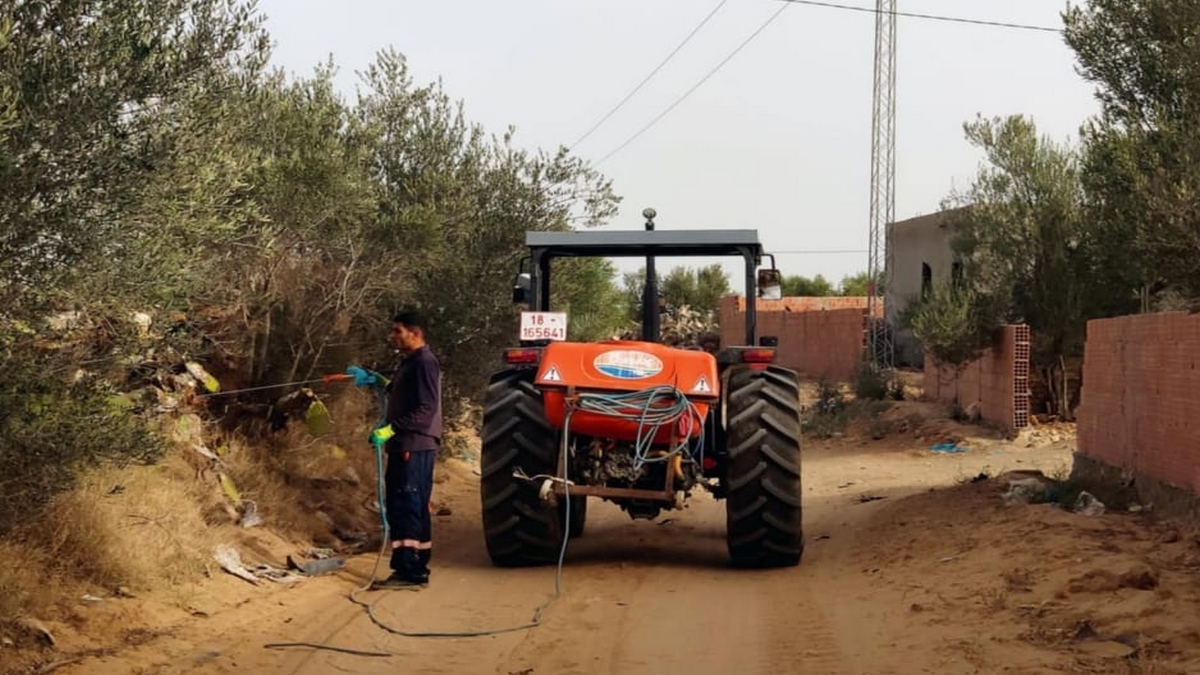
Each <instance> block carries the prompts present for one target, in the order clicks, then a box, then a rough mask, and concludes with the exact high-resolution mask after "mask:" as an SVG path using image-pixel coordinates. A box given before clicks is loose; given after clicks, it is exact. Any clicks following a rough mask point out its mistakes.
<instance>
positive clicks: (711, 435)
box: [480, 209, 804, 567]
mask: <svg viewBox="0 0 1200 675" xmlns="http://www.w3.org/2000/svg"><path fill="white" fill-rule="evenodd" d="M644 215H645V216H646V219H647V220H646V227H645V231H637V230H634V231H583V232H529V233H527V234H526V245H527V246H528V248H529V252H530V255H529V257H528V258H527V260H528V268H527V270H528V271H527V272H522V273H521V274H519V275H518V278H517V283H516V284H515V286H514V294H513V299H514V302H517V303H520V304H527V305H528V307H529V311H524V312H522V321H521V341H520V346H519V347H514V348H511V349H508V350H506V352H505V361H506V367H505V368H504V369H503V370H501V371H500V372H497V373H495V374H494V375H493V376H492V377H491V380H490V383H489V385H488V390H487V398H486V403H485V408H484V421H483V449H482V456H481V464H482V479H481V485H480V497H481V501H482V509H483V526H484V537H485V539H486V544H487V550H488V553H489V555H490V556H491V559H492V562H493V563H494V564H496V565H499V566H506V567H507V566H524V565H541V564H548V563H554V562H556V561H560V560H561V555H562V552H563V550H565V543H566V541H567V538H568V537H576V536H580V535H581V534H582V533H583V529H584V522H585V520H586V517H587V503H588V502H587V500H588V498H589V497H595V498H600V499H605V500H608V501H611V502H614V503H616V504H617V505H618V506H619V507H620V508H621V509H623V510H624V511H626V512H627V513H628V514H629V515H630V516H631V517H633V518H635V519H636V518H645V519H653V518H655V517H657V516H658V515H659V514H660V513H661V512H662V511H663V510H670V509H678V508H683V507H684V505H685V503H686V501H687V499H688V498H689V495H690V494H691V492H692V491H693V490H694V489H695V488H697V487H700V488H703V489H707V490H709V491H710V492H711V493H712V494H713V495H714V496H715V497H716V498H718V499H724V500H725V503H726V521H727V524H726V527H727V530H726V532H727V534H726V538H727V542H728V548H729V556H730V559H731V561H732V563H733V564H734V565H735V566H737V567H782V566H791V565H796V564H798V563H799V562H800V557H801V554H802V553H803V550H804V536H803V532H802V528H801V506H800V492H801V490H800V397H799V383H798V380H797V376H796V373H795V372H794V371H791V370H789V369H787V368H783V367H781V366H778V365H775V364H774V363H773V361H774V360H775V349H774V347H775V345H776V344H777V340H776V338H773V337H766V336H763V337H759V338H758V339H757V340H756V325H755V324H756V312H755V305H756V303H755V302H754V301H753V299H754V298H757V297H759V295H760V294H763V295H765V294H766V293H761V291H762V290H764V289H771V290H774V291H778V285H779V272H778V270H776V269H775V266H774V258H773V257H772V256H769V255H765V254H764V253H763V248H762V245H761V244H760V243H759V240H758V233H757V232H756V231H754V230H691V231H661V230H655V229H654V216H655V214H654V212H653V210H652V209H647V210H646V211H645V212H644ZM716 255H722V256H729V255H733V256H740V257H741V258H742V259H743V260H744V262H745V270H746V274H745V283H746V289H745V294H746V298H747V299H749V300H750V301H748V302H747V303H746V324H745V331H746V336H745V341H744V343H743V344H742V345H734V346H728V345H726V346H722V348H720V349H719V350H717V351H716V353H712V352H710V351H708V350H704V349H700V348H698V347H692V348H686V347H683V348H681V347H669V346H665V345H663V344H660V343H659V325H660V323H659V322H660V316H659V302H658V291H657V279H656V275H655V269H654V260H655V258H656V257H662V256H689V257H697V256H716ZM581 256H599V257H622V256H626V257H643V256H644V257H645V258H646V281H645V287H644V290H643V296H642V300H643V307H642V335H641V339H640V340H613V341H604V342H596V343H581V342H570V341H567V339H566V337H567V332H566V316H565V315H563V314H562V313H558V312H552V311H550V291H551V271H552V263H553V261H554V260H556V259H561V258H572V257H581ZM764 257H768V258H771V266H770V267H769V268H763V269H759V268H760V266H761V265H762V259H763V258H764Z"/></svg>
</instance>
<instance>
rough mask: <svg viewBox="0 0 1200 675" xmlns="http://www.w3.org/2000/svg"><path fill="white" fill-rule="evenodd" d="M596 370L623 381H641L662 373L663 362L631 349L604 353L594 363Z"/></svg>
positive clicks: (655, 357)
mask: <svg viewBox="0 0 1200 675" xmlns="http://www.w3.org/2000/svg"><path fill="white" fill-rule="evenodd" d="M592 365H594V366H595V367H596V370H598V371H600V372H602V373H604V374H605V375H608V376H609V377H615V378H618V379H622V380H641V379H644V378H647V377H654V376H655V375H657V374H659V373H661V372H662V369H663V362H662V361H661V360H659V358H658V357H657V356H655V355H653V354H647V353H646V352H638V351H633V350H629V349H618V350H615V351H609V352H604V353H602V354H600V355H599V356H597V357H596V359H595V360H594V361H592Z"/></svg>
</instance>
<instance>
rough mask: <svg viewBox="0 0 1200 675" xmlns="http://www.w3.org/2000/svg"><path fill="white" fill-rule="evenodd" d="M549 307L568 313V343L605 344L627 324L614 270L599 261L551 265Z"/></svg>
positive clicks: (582, 259) (570, 261)
mask: <svg viewBox="0 0 1200 675" xmlns="http://www.w3.org/2000/svg"><path fill="white" fill-rule="evenodd" d="M551 274H552V277H553V286H554V288H553V289H552V291H551V292H552V295H553V298H552V299H551V307H552V308H554V309H558V310H561V311H564V312H567V313H568V323H569V332H570V339H572V340H579V341H583V342H591V341H596V340H605V339H609V338H612V337H613V336H614V335H617V334H618V333H620V332H621V330H622V329H623V328H625V327H626V326H627V324H628V321H627V318H626V311H625V297H624V294H623V293H622V292H621V289H620V288H618V287H617V284H616V277H617V269H616V266H615V265H613V264H612V262H610V261H608V260H605V259H603V258H573V259H564V260H559V261H556V262H555V263H554V269H553V270H552V272H551Z"/></svg>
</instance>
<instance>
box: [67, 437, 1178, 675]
mask: <svg viewBox="0 0 1200 675" xmlns="http://www.w3.org/2000/svg"><path fill="white" fill-rule="evenodd" d="M917 445H921V446H922V447H924V445H925V444H918V443H915V442H914V441H913V440H912V439H911V438H909V439H907V440H902V441H899V442H893V441H884V442H871V441H860V440H850V439H840V440H832V441H825V442H821V443H815V444H810V446H809V447H808V448H807V450H806V454H805V465H804V469H805V476H804V478H805V499H806V501H805V509H806V510H805V522H806V535H807V537H808V547H807V550H806V553H805V556H804V560H803V562H802V563H801V565H800V566H799V567H797V568H791V569H784V570H774V571H767V572H745V571H735V570H731V569H729V568H728V567H727V564H726V552H725V544H724V505H723V503H721V502H716V501H713V500H711V499H708V498H706V497H705V498H701V499H698V500H696V501H694V502H693V505H692V507H691V508H689V509H688V510H686V511H684V512H681V513H675V514H666V515H665V516H664V517H662V518H661V520H660V521H657V522H646V521H637V522H633V521H630V520H629V519H628V517H627V516H625V515H624V514H623V513H621V512H620V511H618V510H617V509H616V508H614V507H611V506H609V505H606V504H602V503H599V502H593V504H592V507H591V513H590V514H589V516H590V517H589V521H588V524H587V530H586V532H585V534H584V536H583V537H582V538H581V539H577V540H574V541H572V543H571V546H570V548H569V552H568V555H567V565H566V568H565V571H564V575H563V593H562V596H561V597H560V599H559V600H558V601H557V602H555V603H554V604H553V605H552V606H551V607H550V608H549V609H548V610H547V611H546V613H545V621H544V624H543V625H542V626H541V627H538V628H536V629H533V630H526V631H521V632H515V633H508V634H503V635H498V636H492V637H483V638H475V639H416V638H406V637H399V636H395V635H390V634H388V633H386V632H384V631H383V630H380V629H379V628H378V627H376V626H375V625H373V624H372V623H371V621H370V619H369V618H368V617H367V616H366V615H365V614H364V612H363V610H362V609H361V608H360V607H357V606H355V605H353V604H352V603H350V602H349V601H347V599H346V597H345V596H346V594H347V593H348V592H349V591H350V590H351V589H353V588H354V587H356V586H358V585H360V584H361V583H362V582H363V580H364V579H365V575H368V574H369V573H370V569H371V566H372V563H373V556H363V557H361V558H358V559H355V560H353V561H351V564H350V565H349V567H348V568H347V569H346V570H345V571H343V572H342V573H341V574H339V575H338V576H336V577H323V578H318V579H312V580H309V581H306V582H304V583H303V584H301V585H299V586H298V587H296V588H292V589H287V590H283V589H277V588H276V589H269V590H262V591H259V590H255V589H252V588H250V587H248V586H244V585H239V584H242V582H239V581H236V580H233V579H223V580H218V583H216V584H214V586H220V588H222V589H224V590H219V589H218V590H215V591H211V592H215V593H218V594H219V593H224V592H229V593H237V594H239V595H240V597H242V599H241V600H239V601H237V602H235V603H228V608H227V609H223V610H220V611H217V612H214V613H213V614H212V615H211V616H209V617H208V618H204V619H194V620H191V621H187V622H183V623H181V624H179V625H177V626H175V627H174V628H173V629H169V630H166V631H163V632H162V633H159V634H155V635H153V636H149V637H147V639H146V640H145V642H146V644H144V645H142V646H140V647H131V648H129V649H124V650H122V651H121V652H119V653H118V654H116V655H111V656H106V657H104V658H93V659H89V660H87V661H84V662H81V663H79V664H78V665H77V666H70V667H68V668H64V669H62V670H61V671H59V672H72V670H73V672H78V673H85V672H86V673H129V672H134V673H141V674H144V675H150V674H167V673H195V674H201V673H204V674H209V673H243V674H244V673H261V674H263V675H285V674H287V675H315V674H318V673H321V674H324V673H334V672H345V673H364V674H370V673H380V674H383V673H388V674H391V673H395V672H412V673H455V674H463V675H469V674H474V673H480V674H488V675H493V674H499V675H511V674H521V675H532V674H567V673H589V674H590V673H613V674H618V673H619V674H622V675H625V674H636V673H646V674H659V675H674V674H676V673H678V674H684V673H687V674H689V675H694V674H700V673H713V674H720V673H742V674H745V675H750V674H753V673H813V674H821V673H831V674H832V673H864V674H867V673H869V674H871V675H886V674H893V675H908V674H910V673H995V672H1013V673H1056V672H1092V673H1133V672H1156V673H1172V672H1189V669H1191V672H1195V669H1194V668H1193V666H1195V665H1197V662H1196V661H1195V660H1194V659H1195V658H1196V655H1197V654H1198V653H1200V636H1198V635H1197V634H1196V633H1195V631H1194V630H1193V629H1188V628H1187V627H1186V625H1187V622H1183V623H1182V624H1172V623H1170V622H1169V621H1168V620H1167V617H1169V616H1171V615H1173V614H1175V613H1184V615H1190V616H1193V617H1194V616H1195V615H1196V611H1197V607H1200V599H1198V598H1197V592H1196V584H1195V581H1194V579H1195V575H1194V573H1191V574H1190V576H1188V574H1189V573H1188V570H1187V569H1186V565H1184V563H1182V562H1180V563H1179V565H1184V566H1182V567H1180V566H1179V565H1176V566H1175V567H1172V563H1170V562H1169V561H1168V559H1167V558H1163V557H1162V556H1160V558H1161V559H1160V560H1158V563H1157V566H1156V567H1155V568H1154V569H1153V570H1152V571H1151V572H1150V573H1151V574H1153V575H1154V578H1155V584H1154V586H1155V587H1156V588H1157V591H1156V590H1153V589H1147V588H1136V586H1137V584H1134V586H1133V587H1130V586H1127V585H1122V584H1121V583H1118V582H1114V583H1113V585H1112V587H1111V588H1104V587H1097V588H1096V589H1092V590H1094V591H1095V592H1094V593H1092V594H1091V595H1087V594H1086V589H1085V591H1080V592H1079V593H1083V594H1082V595H1081V594H1079V593H1076V592H1075V590H1072V591H1071V593H1068V592H1067V591H1065V590H1063V588H1066V587H1067V586H1068V585H1069V584H1070V583H1071V580H1072V579H1075V578H1076V577H1078V576H1079V575H1081V574H1082V575H1084V576H1086V575H1087V573H1088V571H1089V570H1096V569H1110V568H1112V567H1113V565H1114V564H1115V565H1118V566H1119V565H1120V564H1124V561H1125V560H1126V558H1128V560H1129V561H1131V562H1130V564H1143V563H1144V562H1145V561H1146V560H1148V559H1150V558H1148V557H1147V556H1150V557H1151V558H1152V557H1153V555H1152V553H1153V552H1152V551H1151V550H1150V549H1154V548H1155V546H1156V545H1157V544H1156V542H1157V540H1156V539H1155V537H1156V536H1158V535H1155V534H1146V532H1147V530H1146V529H1145V528H1144V527H1143V526H1142V525H1140V524H1138V523H1135V522H1132V521H1131V520H1130V518H1129V517H1128V516H1127V515H1104V516H1098V517H1092V518H1090V519H1087V520H1084V517H1083V516H1078V515H1075V514H1070V513H1065V512H1062V511H1060V510H1056V509H1050V508H1049V507H1028V506H1026V507H1014V508H1007V507H1004V506H1002V505H1001V504H1000V502H999V498H998V493H997V487H996V485H994V484H991V483H988V482H982V481H981V482H979V483H977V484H972V483H970V481H969V480H968V479H969V478H971V477H973V476H976V475H977V474H979V473H980V472H987V473H989V474H991V475H996V474H997V473H999V472H1001V471H1004V470H1009V469H1029V468H1042V469H1044V470H1046V471H1047V472H1051V471H1060V470H1062V468H1063V467H1065V466H1068V464H1067V463H1068V462H1069V452H1068V450H1067V448H1066V446H1065V445H1063V444H1059V445H1058V446H1057V447H1043V448H1041V449H1028V448H1024V447H1020V446H1019V445H1013V444H1005V443H1000V442H982V441H981V442H977V443H975V444H973V446H972V449H971V450H970V451H968V452H966V453H962V454H937V453H932V452H929V451H928V450H927V449H926V450H919V449H914V446H917ZM449 473H450V474H451V475H450V478H449V480H447V481H446V482H444V483H442V484H441V486H440V487H439V489H440V498H441V499H442V500H444V503H445V505H446V506H448V507H449V508H450V509H451V510H452V511H453V513H452V515H450V516H449V517H444V518H439V519H438V521H437V524H436V528H437V529H436V539H437V544H438V548H437V550H436V553H435V560H434V574H433V583H432V585H431V586H430V587H428V588H427V589H423V590H420V591H391V592H386V593H371V594H367V595H366V597H367V598H378V599H379V600H378V604H377V611H378V615H379V618H380V619H381V620H383V621H384V622H387V623H389V624H393V625H395V626H396V627H397V628H402V629H405V630H425V631H458V630H479V629H488V628H499V627H505V626H511V625H515V624H520V623H523V622H525V621H527V620H528V619H529V617H530V616H531V613H532V611H533V610H534V608H535V607H537V606H538V605H539V604H540V603H542V602H543V601H544V600H545V599H546V598H547V596H548V594H549V593H551V592H552V590H553V582H554V570H553V568H541V569H522V570H502V569H496V568H493V567H492V566H491V565H490V564H489V562H488V560H487V558H486V555H485V553H484V551H483V547H482V543H481V542H482V540H481V536H480V532H479V525H478V516H477V515H476V514H477V509H478V507H477V492H476V485H477V483H476V482H475V478H474V476H473V474H472V472H471V470H470V467H469V466H467V465H465V464H453V465H451V466H450V467H449ZM934 487H939V488H947V489H945V490H938V491H933V492H931V491H930V488H934ZM1104 542H1108V544H1107V545H1108V546H1109V548H1110V550H1109V551H1108V552H1107V553H1106V554H1105V555H1108V556H1110V563H1111V564H1106V565H1102V566H1098V565H1097V564H1096V562H1095V560H1096V559H1095V557H1094V556H1095V551H1094V550H1093V548H1094V546H1093V544H1095V545H1100V544H1103V543H1104ZM1122 542H1126V543H1128V546H1126V544H1125V543H1122ZM1188 545H1189V544H1188V543H1187V542H1184V543H1179V544H1177V546H1183V547H1186V546H1188ZM1089 547H1091V548H1089ZM1139 547H1140V548H1139ZM1155 550H1157V549H1155ZM1164 550H1167V552H1168V553H1169V552H1170V550H1168V549H1164ZM1175 550H1176V552H1179V553H1180V555H1183V554H1184V553H1185V552H1186V550H1190V549H1186V550H1185V549H1183V548H1179V549H1175ZM1126 554H1127V555H1126ZM1122 555H1125V557H1121V556H1122ZM1163 555H1166V554H1165V553H1164V554H1163ZM1171 560H1175V559H1174V558H1171ZM1111 561H1115V562H1111ZM1177 562H1178V561H1177ZM1117 571H1118V572H1120V571H1121V570H1120V569H1118V570H1117ZM1173 575H1174V576H1173ZM1114 579H1116V577H1114ZM1118 581H1119V580H1118ZM1189 584H1190V586H1189ZM1168 585H1169V586H1170V587H1171V588H1172V589H1173V590H1171V591H1170V592H1169V593H1163V592H1162V590H1163V589H1164V588H1166V587H1167V586H1168ZM1143 586H1145V584H1143ZM1185 589H1186V590H1185ZM1106 591H1107V594H1106ZM1072 593H1074V594H1072ZM1064 598H1066V599H1065V600H1064ZM213 601H214V602H216V600H215V599H214V600H213ZM1117 607H1122V608H1124V609H1127V610H1129V611H1126V612H1124V613H1122V612H1117V611H1115V608H1117ZM1155 607H1160V608H1161V612H1159V613H1156V611H1158V610H1155V609H1154V608H1155ZM1105 612H1107V613H1105ZM1189 612H1190V614H1186V613H1189ZM1081 621H1082V622H1084V623H1087V626H1088V630H1090V631H1092V634H1089V635H1083V636H1081V635H1079V634H1078V633H1076V632H1072V631H1077V630H1078V626H1079V625H1080V623H1081ZM1123 621H1124V622H1126V623H1129V622H1134V623H1138V625H1140V626H1142V627H1143V628H1145V629H1147V630H1148V631H1149V632H1150V633H1154V636H1155V637H1153V638H1150V637H1148V633H1145V632H1143V633H1139V635H1142V636H1143V637H1142V638H1140V639H1141V640H1142V642H1141V643H1139V644H1137V645H1136V646H1135V647H1130V646H1128V643H1129V640H1128V639H1126V640H1124V641H1121V640H1120V639H1119V637H1120V636H1117V639H1110V638H1111V637H1112V635H1115V634H1116V632H1117V631H1118V629H1119V628H1120V627H1121V626H1123V625H1124V624H1123V623H1122V622H1123ZM1131 625H1132V624H1131ZM1189 630H1191V632H1190V633H1189ZM1155 631H1157V632H1155ZM1110 634H1111V635H1110ZM273 642H314V643H321V644H326V645H329V646H336V647H343V648H350V649H357V650H367V651H377V652H387V653H391V654H394V656H390V657H368V656H360V655H351V654H346V653H340V652H333V651H315V650H312V649H302V648H297V649H267V648H264V646H263V645H264V644H265V643H273ZM1154 645H1158V647H1159V648H1154ZM1163 645H1167V646H1166V647H1163ZM1138 659H1140V660H1138ZM1150 659H1153V661H1151V660H1150ZM1146 664H1150V665H1151V666H1153V667H1154V668H1155V669H1154V670H1148V669H1146ZM1139 668H1140V669H1139Z"/></svg>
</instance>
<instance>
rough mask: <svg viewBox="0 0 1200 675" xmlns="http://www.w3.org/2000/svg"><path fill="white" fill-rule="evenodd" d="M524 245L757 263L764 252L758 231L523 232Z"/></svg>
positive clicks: (538, 253)
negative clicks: (730, 258)
mask: <svg viewBox="0 0 1200 675" xmlns="http://www.w3.org/2000/svg"><path fill="white" fill-rule="evenodd" d="M525 245H526V246H528V247H529V248H530V249H531V250H533V251H534V257H535V258H541V257H542V256H543V255H548V256H550V257H554V258H559V257H592V256H596V257H638V256H648V255H652V256H656V257H657V256H686V257H703V256H742V257H747V256H749V257H750V258H751V259H752V260H753V261H754V262H755V263H758V261H759V260H760V259H761V258H762V255H763V247H762V243H761V242H759V240H758V231H757V230H649V231H645V230H585V231H574V232H526V233H525Z"/></svg>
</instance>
